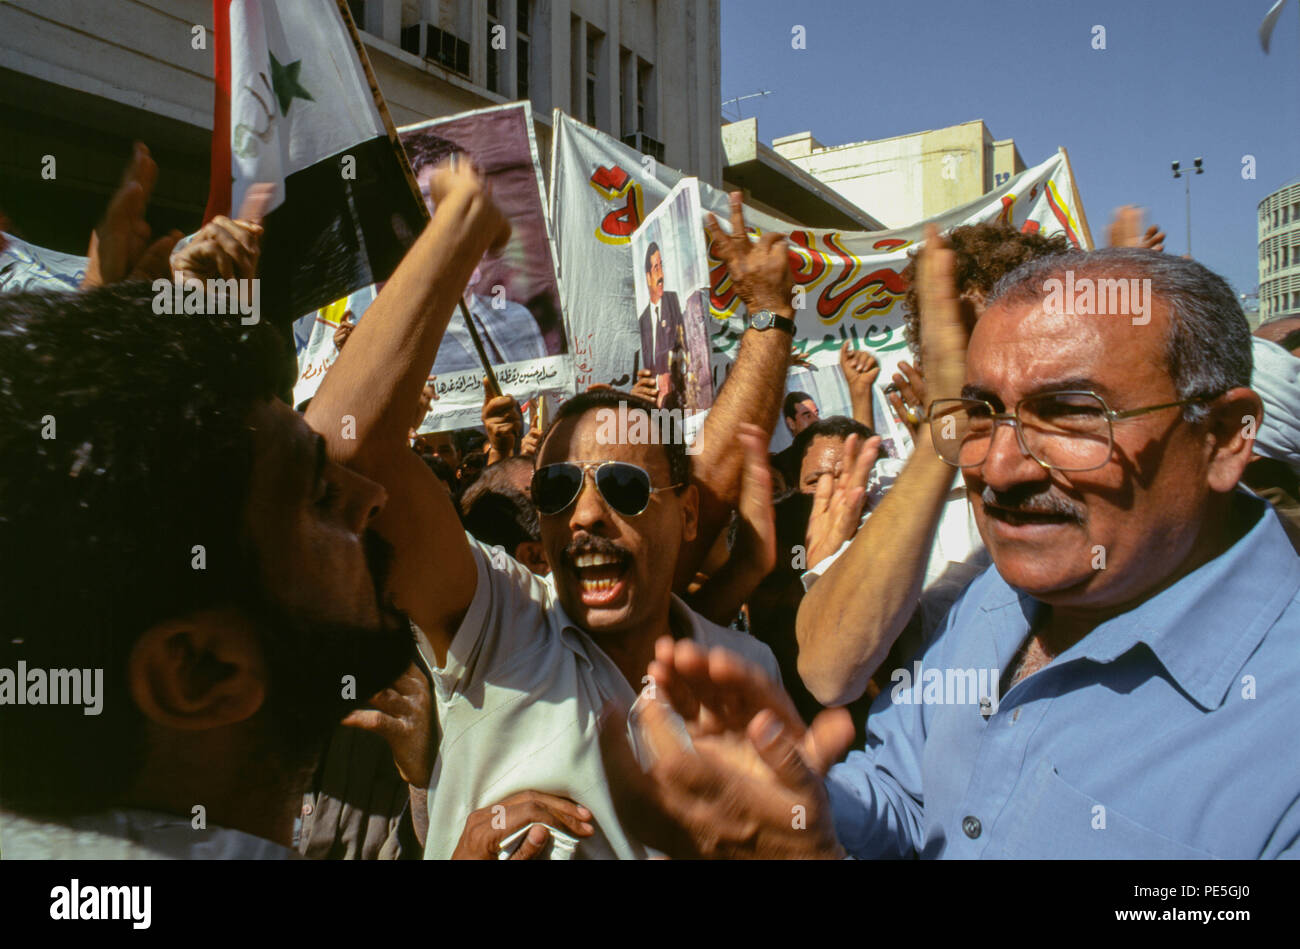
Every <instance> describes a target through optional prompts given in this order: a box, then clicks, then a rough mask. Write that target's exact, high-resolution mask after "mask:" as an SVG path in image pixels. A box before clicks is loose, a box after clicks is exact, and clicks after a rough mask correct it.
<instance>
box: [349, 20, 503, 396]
mask: <svg viewBox="0 0 1300 949" xmlns="http://www.w3.org/2000/svg"><path fill="white" fill-rule="evenodd" d="M335 4H336V6H337V7H338V11H339V15H340V16H342V17H343V24H344V25H345V26H346V27H347V29H348V35H349V36H350V37H352V47H353V48H354V49H355V50H356V52H357V59H358V60H359V61H360V62H361V69H362V71H363V72H364V73H365V74H366V82H367V83H368V84H369V86H370V96H371V98H372V99H374V101H375V108H376V109H378V110H379V117H380V118H381V119H383V122H384V130H385V131H386V132H387V133H388V143H389V144H390V145H391V146H392V148H393V151H394V152H395V153H396V155H397V164H398V165H399V166H401V169H402V173H403V174H404V175H405V176H406V184H407V186H408V187H409V188H410V189H411V194H412V195H414V196H415V201H416V204H418V205H419V206H420V211H421V212H422V213H423V214H424V220H425V222H426V223H427V222H428V221H429V206H428V205H427V204H425V203H424V195H422V194H421V193H420V185H419V183H418V182H417V181H416V180H415V172H413V171H412V170H411V162H410V159H408V158H407V157H406V149H404V148H403V147H402V140H401V139H400V138H398V136H397V127H396V126H395V125H393V117H392V116H391V115H389V113H388V103H387V102H385V101H384V94H383V92H381V91H380V89H379V81H378V80H377V79H375V71H374V69H372V68H371V66H370V56H369V55H368V54H367V53H366V44H365V43H363V42H362V41H361V34H360V33H359V32H357V25H356V23H355V22H353V20H352V11H351V10H349V9H348V4H347V0H335ZM460 315H461V318H462V319H464V321H465V328H466V329H468V330H469V338H470V340H471V341H472V342H473V343H474V351H475V352H476V353H477V354H478V360H479V362H480V363H481V364H482V366H483V372H484V373H485V374H486V375H487V380H488V385H487V388H488V394H489V395H491V396H492V397H493V398H495V397H497V396H499V395H501V394H502V392H501V384H500V383H499V382H497V375H496V373H495V372H493V371H492V364H491V363H490V362H488V358H487V352H486V351H485V350H484V348H483V341H482V340H481V339H480V338H479V335H478V330H477V329H475V328H474V321H473V320H472V319H470V316H469V308H468V307H466V306H465V298H464V296H462V297H461V299H460Z"/></svg>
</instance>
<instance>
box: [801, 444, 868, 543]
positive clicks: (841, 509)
mask: <svg viewBox="0 0 1300 949" xmlns="http://www.w3.org/2000/svg"><path fill="white" fill-rule="evenodd" d="M879 454H880V436H878V435H873V436H871V437H870V438H868V439H866V441H863V440H862V439H861V438H859V437H858V436H857V435H850V436H849V437H848V438H847V439H845V441H844V459H843V461H842V462H841V464H840V468H839V471H837V472H836V473H835V474H831V473H830V472H826V473H824V474H823V475H822V476H821V477H820V478H818V479H817V491H816V493H815V494H814V495H813V506H812V512H811V513H810V514H809V517H808V530H807V533H806V541H805V546H806V548H807V551H808V555H807V562H808V564H809V565H814V564H819V563H821V562H822V561H823V560H825V559H826V558H827V557H829V556H830V555H831V554H833V553H835V551H837V550H839V549H840V547H841V546H842V545H843V544H844V543H845V542H847V541H850V540H852V539H853V535H854V534H856V533H857V532H858V525H859V524H860V523H861V522H862V508H863V505H864V504H865V503H866V500H867V479H868V478H870V476H871V468H872V466H873V465H874V464H875V463H876V458H877V456H878V455H879Z"/></svg>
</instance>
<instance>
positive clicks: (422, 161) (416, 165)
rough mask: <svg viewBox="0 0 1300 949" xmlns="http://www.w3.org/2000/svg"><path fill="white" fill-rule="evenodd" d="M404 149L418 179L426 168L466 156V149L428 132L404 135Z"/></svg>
mask: <svg viewBox="0 0 1300 949" xmlns="http://www.w3.org/2000/svg"><path fill="white" fill-rule="evenodd" d="M402 148H403V149H405V150H406V157H407V159H408V160H409V161H410V162H411V171H412V173H413V174H415V175H416V176H417V177H418V176H419V174H420V171H421V170H422V169H424V168H427V167H429V166H431V165H437V164H439V163H440V162H443V161H446V160H447V159H448V158H450V157H451V156H452V155H464V154H466V152H465V149H463V148H461V147H460V146H459V145H457V144H456V143H455V142H452V141H449V140H448V139H445V138H442V137H441V136H438V135H434V134H433V133H432V132H429V131H427V130H426V131H418V132H412V133H411V134H410V135H403V136H402Z"/></svg>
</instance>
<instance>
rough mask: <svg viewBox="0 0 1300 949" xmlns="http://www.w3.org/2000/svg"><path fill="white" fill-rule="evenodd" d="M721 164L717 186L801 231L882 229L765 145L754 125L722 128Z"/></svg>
mask: <svg viewBox="0 0 1300 949" xmlns="http://www.w3.org/2000/svg"><path fill="white" fill-rule="evenodd" d="M722 150H723V156H724V160H725V162H726V164H725V165H724V166H723V168H722V180H723V183H724V184H725V185H726V186H727V190H728V191H740V192H742V193H743V194H744V195H745V203H746V204H747V205H749V206H750V207H754V208H758V209H759V210H760V211H765V212H766V213H768V214H772V215H775V216H776V217H779V218H784V219H785V220H787V221H790V222H792V223H796V224H802V225H804V226H805V227H825V228H839V229H842V230H850V231H879V230H883V229H884V225H883V224H881V223H880V222H879V221H877V220H876V219H875V218H874V217H872V216H871V215H870V214H868V213H867V212H866V211H865V210H864V209H862V208H859V207H858V206H857V205H855V204H854V203H853V202H851V201H849V200H848V199H847V198H845V197H844V196H843V195H842V194H840V193H839V192H838V191H836V190H835V189H834V188H832V187H831V186H830V185H828V184H825V183H824V182H821V181H818V180H817V179H816V178H814V177H813V176H812V175H810V174H808V172H806V171H804V170H803V169H802V168H800V167H799V166H798V165H796V164H795V163H794V162H792V161H790V160H789V159H788V158H785V157H783V156H781V155H779V154H777V152H775V151H774V150H773V149H771V148H769V147H768V146H767V145H764V144H763V142H762V141H760V140H759V137H758V119H754V118H749V119H742V120H740V121H739V122H731V123H729V124H727V125H724V126H723V127H722Z"/></svg>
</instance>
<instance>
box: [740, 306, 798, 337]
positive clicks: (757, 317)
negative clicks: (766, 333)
mask: <svg viewBox="0 0 1300 949" xmlns="http://www.w3.org/2000/svg"><path fill="white" fill-rule="evenodd" d="M749 325H750V326H751V327H753V328H754V329H756V330H770V329H772V328H774V327H775V328H776V329H779V330H785V331H786V332H787V333H789V334H790V335H791V336H793V335H794V320H791V319H787V318H786V317H784V316H777V315H776V314H775V313H773V312H772V311H771V310H759V311H758V312H757V313H751V314H749Z"/></svg>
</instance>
